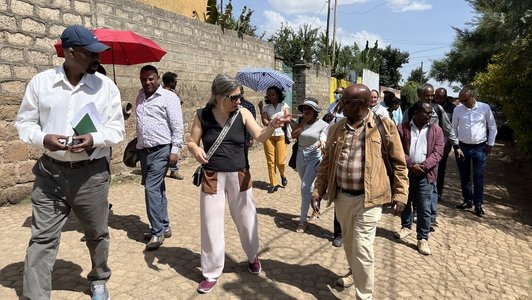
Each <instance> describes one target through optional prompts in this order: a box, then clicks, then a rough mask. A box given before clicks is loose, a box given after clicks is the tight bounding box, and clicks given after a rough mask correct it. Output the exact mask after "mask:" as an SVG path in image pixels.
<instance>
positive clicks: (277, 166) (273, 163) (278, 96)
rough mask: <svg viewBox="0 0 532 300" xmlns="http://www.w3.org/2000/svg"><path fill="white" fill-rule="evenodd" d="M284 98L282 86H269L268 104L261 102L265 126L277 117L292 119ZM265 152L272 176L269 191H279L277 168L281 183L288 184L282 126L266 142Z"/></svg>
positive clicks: (267, 92) (266, 100)
mask: <svg viewBox="0 0 532 300" xmlns="http://www.w3.org/2000/svg"><path fill="white" fill-rule="evenodd" d="M283 100H284V95H283V91H282V90H281V89H280V88H278V87H276V86H271V87H269V88H268V90H267V91H266V98H265V102H266V105H263V103H262V102H260V103H259V109H260V115H261V119H262V124H263V125H264V126H268V124H270V120H272V119H274V118H275V117H283V118H284V119H285V120H288V121H289V120H290V110H289V107H288V105H287V104H286V103H284V102H283ZM264 153H265V154H266V162H267V164H268V175H269V177H270V186H269V187H268V193H270V194H271V193H273V192H275V191H277V188H278V187H279V181H278V178H277V170H279V175H281V184H282V185H283V186H286V185H287V183H288V181H287V180H286V176H285V166H286V142H285V138H284V132H283V129H282V128H277V129H275V131H274V132H273V134H272V136H271V137H270V138H269V139H268V140H266V141H265V142H264Z"/></svg>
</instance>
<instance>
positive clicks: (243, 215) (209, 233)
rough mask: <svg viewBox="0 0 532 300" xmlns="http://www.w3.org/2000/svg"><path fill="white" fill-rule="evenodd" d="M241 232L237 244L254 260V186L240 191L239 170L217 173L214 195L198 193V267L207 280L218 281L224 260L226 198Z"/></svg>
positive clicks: (255, 252) (255, 253) (255, 247)
mask: <svg viewBox="0 0 532 300" xmlns="http://www.w3.org/2000/svg"><path fill="white" fill-rule="evenodd" d="M226 198H227V203H228V206H229V212H230V213H231V218H232V219H233V222H235V225H236V229H237V230H238V234H239V235H240V243H241V244H242V248H243V249H244V252H246V255H247V257H248V261H249V262H253V260H254V259H255V256H257V253H258V251H259V234H258V224H257V209H256V207H255V201H253V189H251V188H250V189H248V190H247V191H244V192H240V186H239V183H238V172H218V185H217V193H216V194H207V193H204V192H201V194H200V216H201V270H202V273H203V276H204V277H205V278H206V279H207V280H209V281H215V280H218V277H220V275H221V274H222V271H223V268H224V263H225V238H224V223H225V222H224V220H225V199H226Z"/></svg>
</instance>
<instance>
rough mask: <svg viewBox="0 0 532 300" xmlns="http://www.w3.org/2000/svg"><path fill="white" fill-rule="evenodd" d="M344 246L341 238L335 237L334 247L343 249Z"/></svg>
mask: <svg viewBox="0 0 532 300" xmlns="http://www.w3.org/2000/svg"><path fill="white" fill-rule="evenodd" d="M342 244H343V240H342V237H341V236H339V237H335V238H334V240H333V241H332V245H333V246H334V247H342Z"/></svg>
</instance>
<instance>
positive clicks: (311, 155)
mask: <svg viewBox="0 0 532 300" xmlns="http://www.w3.org/2000/svg"><path fill="white" fill-rule="evenodd" d="M298 110H299V111H300V112H301V113H302V116H301V122H300V123H299V124H298V125H297V126H296V127H295V128H294V130H293V131H292V137H293V138H297V143H298V152H297V158H296V170H297V173H298V174H299V178H301V213H300V216H299V225H298V226H297V229H296V232H299V233H302V232H305V229H306V228H307V214H308V209H309V207H310V198H311V197H312V190H313V189H314V179H316V172H317V171H318V165H319V164H320V162H321V157H322V149H323V147H325V142H326V141H327V136H326V135H325V134H324V132H325V130H326V129H327V126H329V124H327V122H325V121H323V120H322V119H319V118H318V114H319V112H320V111H321V108H319V107H318V100H316V99H314V98H310V97H308V98H305V100H304V102H303V104H301V105H299V106H298ZM316 217H318V212H317V211H314V212H313V213H312V216H311V219H312V218H316Z"/></svg>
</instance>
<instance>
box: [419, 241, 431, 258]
mask: <svg viewBox="0 0 532 300" xmlns="http://www.w3.org/2000/svg"><path fill="white" fill-rule="evenodd" d="M417 251H419V253H421V254H423V255H430V247H429V241H427V240H419V241H417Z"/></svg>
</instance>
